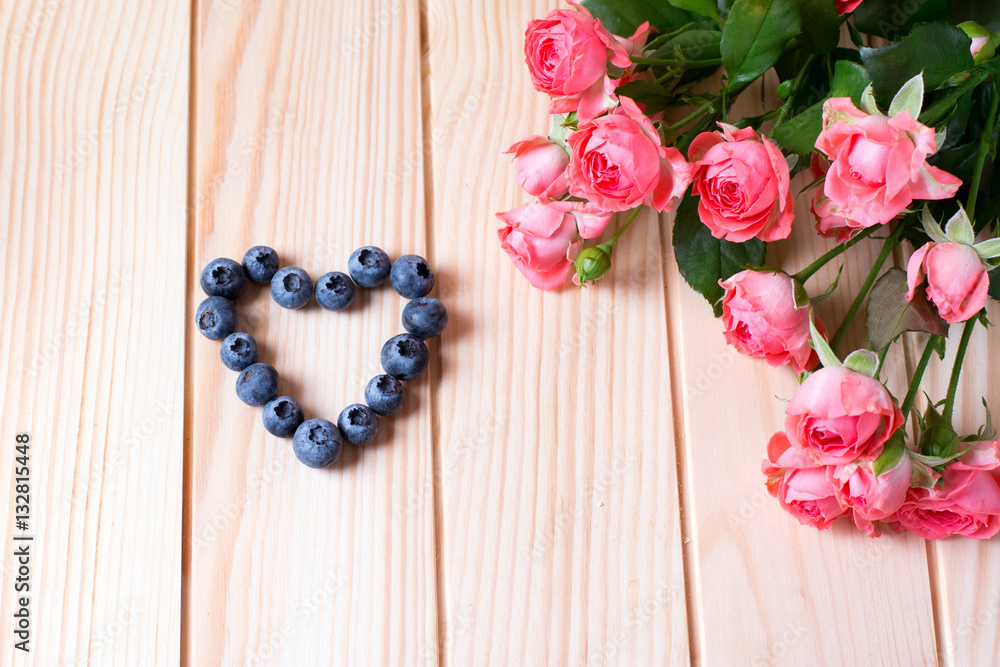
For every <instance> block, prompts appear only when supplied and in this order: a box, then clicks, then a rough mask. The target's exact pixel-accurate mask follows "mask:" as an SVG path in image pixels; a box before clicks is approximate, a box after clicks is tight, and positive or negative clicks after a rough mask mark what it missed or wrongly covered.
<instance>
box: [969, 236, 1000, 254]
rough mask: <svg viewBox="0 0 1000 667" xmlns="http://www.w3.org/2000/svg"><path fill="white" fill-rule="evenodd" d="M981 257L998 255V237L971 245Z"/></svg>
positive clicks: (999, 244)
mask: <svg viewBox="0 0 1000 667" xmlns="http://www.w3.org/2000/svg"><path fill="white" fill-rule="evenodd" d="M972 247H973V248H975V250H976V252H977V253H979V256H980V257H982V258H983V259H994V258H996V257H1000V239H989V240H988V241H983V242H982V243H977V244H976V245H974V246H972Z"/></svg>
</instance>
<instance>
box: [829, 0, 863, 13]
mask: <svg viewBox="0 0 1000 667" xmlns="http://www.w3.org/2000/svg"><path fill="white" fill-rule="evenodd" d="M833 4H834V5H835V6H836V8H837V14H839V15H840V16H843V15H844V14H849V13H851V12H853V11H854V10H855V9H857V8H858V5H860V4H861V0H833Z"/></svg>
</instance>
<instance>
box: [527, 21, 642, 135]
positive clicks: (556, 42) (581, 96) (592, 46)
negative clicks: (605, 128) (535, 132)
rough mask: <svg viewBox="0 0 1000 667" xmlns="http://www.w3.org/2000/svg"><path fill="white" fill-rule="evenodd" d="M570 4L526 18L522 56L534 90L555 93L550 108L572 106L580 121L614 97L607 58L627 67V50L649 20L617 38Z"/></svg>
mask: <svg viewBox="0 0 1000 667" xmlns="http://www.w3.org/2000/svg"><path fill="white" fill-rule="evenodd" d="M571 4H572V5H573V9H554V10H552V11H551V12H549V13H548V15H546V17H545V18H543V19H536V20H534V21H532V22H531V23H529V24H528V29H527V30H526V31H525V33H524V60H525V62H526V63H527V65H528V71H529V72H530V73H531V81H532V83H533V84H534V85H535V90H537V91H539V92H541V93H546V94H547V95H550V96H551V97H553V98H556V100H555V101H554V102H553V104H552V108H551V109H550V110H549V111H550V112H551V113H569V112H571V111H576V112H577V115H578V117H579V118H580V120H581V121H588V120H590V119H592V118H594V117H596V116H597V115H598V114H600V113H602V112H603V111H605V110H607V109H608V108H609V103H613V102H614V97H613V92H614V88H615V83H614V82H613V81H611V79H610V78H609V77H608V75H607V74H608V60H609V59H610V61H611V64H613V65H614V66H615V67H618V68H619V69H621V70H624V71H628V70H629V69H630V68H631V67H632V61H631V60H630V59H629V54H631V53H632V52H633V51H634V50H636V49H641V47H642V45H643V44H644V43H645V36H646V33H647V31H648V28H649V25H648V24H647V23H643V24H642V25H641V26H639V28H638V30H636V32H635V34H634V35H633V36H632V37H631V38H629V39H623V38H621V37H618V36H616V35H612V34H611V33H610V32H608V30H607V28H605V27H604V24H603V23H601V21H600V20H599V19H596V18H594V16H593V15H592V14H591V13H590V11H589V10H587V9H586V8H585V7H583V6H581V5H579V4H576V3H571ZM609 96H610V97H609Z"/></svg>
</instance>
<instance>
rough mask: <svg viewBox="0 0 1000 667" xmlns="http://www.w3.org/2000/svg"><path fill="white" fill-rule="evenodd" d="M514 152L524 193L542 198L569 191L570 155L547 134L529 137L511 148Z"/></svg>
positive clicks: (516, 170) (515, 172) (549, 197)
mask: <svg viewBox="0 0 1000 667" xmlns="http://www.w3.org/2000/svg"><path fill="white" fill-rule="evenodd" d="M507 152H508V153H513V154H514V178H515V179H516V180H517V184H518V185H520V186H521V187H522V188H524V190H525V192H527V193H528V194H529V195H531V196H533V197H540V198H541V199H543V200H548V199H557V198H559V197H561V196H562V195H564V194H566V192H567V190H569V180H568V179H567V178H566V167H567V166H569V154H568V153H567V152H566V149H564V148H563V147H562V146H560V145H559V144H557V143H555V142H554V141H549V140H548V139H546V138H545V137H539V136H534V137H528V138H527V139H523V140H521V141H519V142H517V143H516V144H514V145H513V146H511V147H510V148H509V149H508V150H507Z"/></svg>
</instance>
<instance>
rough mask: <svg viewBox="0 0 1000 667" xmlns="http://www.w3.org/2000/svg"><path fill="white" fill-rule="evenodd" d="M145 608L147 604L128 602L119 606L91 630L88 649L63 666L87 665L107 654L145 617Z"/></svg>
mask: <svg viewBox="0 0 1000 667" xmlns="http://www.w3.org/2000/svg"><path fill="white" fill-rule="evenodd" d="M144 610H145V604H134V603H128V604H124V605H122V606H121V607H119V608H118V611H117V612H116V613H115V615H114V617H113V618H111V619H107V620H106V621H105V622H104V623H102V625H101V626H100V627H99V628H98V629H96V630H92V631H91V633H90V638H89V641H88V642H87V643H86V644H85V649H86V650H85V651H84V652H83V653H81V654H80V655H78V656H77V657H76V658H74V659H73V660H70V661H69V662H65V663H62V665H63V667H86V666H87V665H90V664H92V663H93V662H94V661H95V660H97V658H100V657H101V656H103V655H105V654H106V653H107V652H108V651H109V650H111V649H113V648H114V646H115V644H116V643H118V642H120V641H123V640H124V638H125V637H126V636H127V635H128V631H129V626H130V625H131V624H133V623H135V622H136V621H138V620H139V619H141V618H142V617H143V614H144V613H145V611H144Z"/></svg>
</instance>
